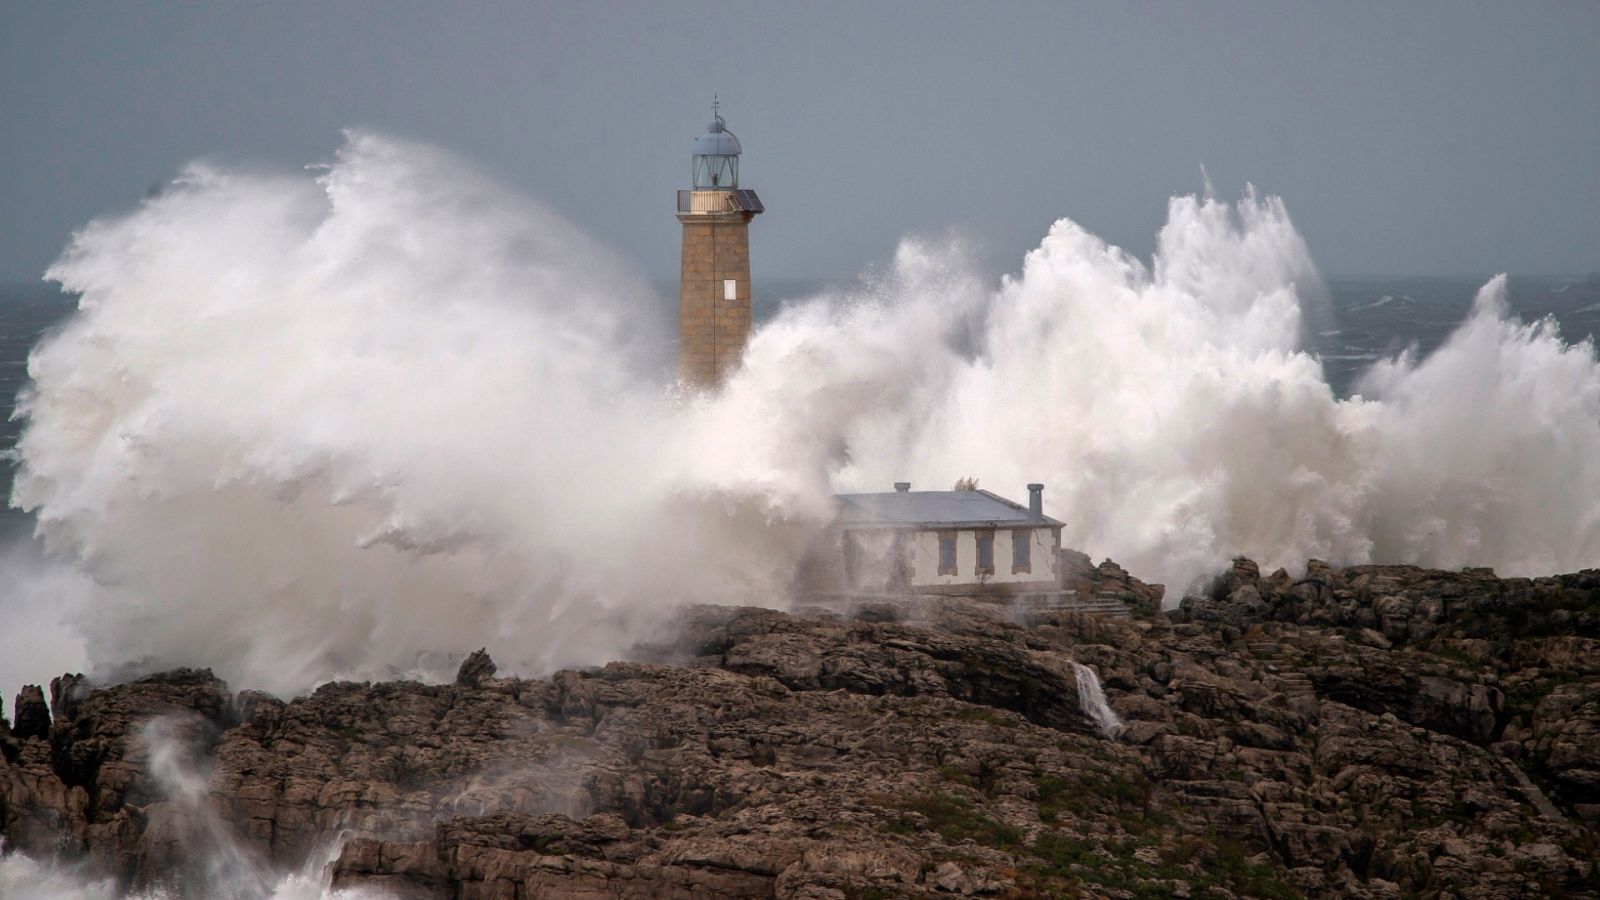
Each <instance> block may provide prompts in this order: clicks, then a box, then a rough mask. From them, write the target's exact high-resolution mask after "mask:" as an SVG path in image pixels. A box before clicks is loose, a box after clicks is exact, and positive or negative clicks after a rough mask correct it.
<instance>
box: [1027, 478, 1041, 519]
mask: <svg viewBox="0 0 1600 900" xmlns="http://www.w3.org/2000/svg"><path fill="white" fill-rule="evenodd" d="M1028 513H1029V514H1030V515H1032V516H1033V517H1034V518H1035V519H1042V518H1044V485H1042V484H1030V485H1028Z"/></svg>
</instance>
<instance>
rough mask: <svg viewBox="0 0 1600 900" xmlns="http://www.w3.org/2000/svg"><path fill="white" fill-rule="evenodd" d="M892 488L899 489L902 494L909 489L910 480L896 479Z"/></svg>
mask: <svg viewBox="0 0 1600 900" xmlns="http://www.w3.org/2000/svg"><path fill="white" fill-rule="evenodd" d="M894 489H895V490H896V491H899V492H900V493H902V494H904V493H907V492H908V491H910V490H911V482H909V481H896V482H895V483H894Z"/></svg>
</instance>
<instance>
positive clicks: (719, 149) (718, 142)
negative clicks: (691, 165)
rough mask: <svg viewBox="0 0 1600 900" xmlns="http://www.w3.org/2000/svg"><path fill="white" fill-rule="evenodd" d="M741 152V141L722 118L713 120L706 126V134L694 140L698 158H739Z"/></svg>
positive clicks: (718, 117)
mask: <svg viewBox="0 0 1600 900" xmlns="http://www.w3.org/2000/svg"><path fill="white" fill-rule="evenodd" d="M740 152H742V149H741V148H740V146H739V139H738V138H737V137H734V134H733V132H731V131H729V130H728V124H727V123H726V122H724V121H723V120H722V117H721V116H717V117H716V118H714V119H712V120H711V124H710V125H707V126H706V133H705V134H702V135H700V136H699V137H697V138H695V139H694V153H695V155H696V156H738V155H739V154H740Z"/></svg>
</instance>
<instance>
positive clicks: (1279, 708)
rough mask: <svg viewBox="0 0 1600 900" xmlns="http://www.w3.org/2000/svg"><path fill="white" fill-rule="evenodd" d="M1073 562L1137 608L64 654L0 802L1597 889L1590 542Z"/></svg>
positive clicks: (1228, 873)
mask: <svg viewBox="0 0 1600 900" xmlns="http://www.w3.org/2000/svg"><path fill="white" fill-rule="evenodd" d="M1077 577H1079V578H1080V579H1081V580H1082V581H1083V582H1084V585H1085V588H1086V589H1093V590H1099V591H1115V592H1118V593H1120V594H1122V595H1124V596H1126V597H1127V598H1128V599H1129V600H1130V601H1132V602H1133V605H1134V606H1135V608H1136V609H1137V610H1138V611H1139V614H1138V615H1136V616H1135V617H1134V618H1132V619H1130V620H1127V621H1112V620H1106V619H1100V618H1095V617H1091V616H1087V615H1083V614H1079V613H1060V614H1054V615H1049V616H1044V617H1042V618H1040V619H1039V620H1037V621H1028V622H1017V621H1013V620H1011V619H1010V618H1008V617H1007V616H1006V615H1004V614H1002V613H1001V612H1000V611H999V610H998V609H997V608H994V607H989V606H985V605H983V604H974V603H967V602H959V601H958V602H952V601H941V602H921V601H919V602H916V603H912V604H909V605H907V606H905V607H895V608H890V607H883V606H878V607H866V608H862V609H860V610H857V611H855V612H853V613H852V614H850V615H840V614H837V613H829V612H824V611H818V610H803V609H802V610H796V611H794V612H790V613H785V612H778V611H773V610H767V609H756V608H734V607H711V606H702V607H693V608H689V609H686V610H685V611H684V612H683V614H682V616H681V617H680V619H679V623H678V628H677V631H676V632H675V633H674V634H671V635H667V636H664V637H663V638H662V639H661V640H660V641H658V642H657V643H654V644H651V645H649V646H642V647H639V648H638V649H637V651H636V652H635V653H634V654H633V655H632V657H631V658H630V659H629V660H627V661H622V662H614V663H611V664H609V665H606V666H604V667H601V668H595V669H588V670H573V671H562V672H558V673H555V674H554V675H552V676H550V677H548V678H543V679H522V678H510V677H499V676H498V675H497V673H496V671H495V668H494V664H493V662H492V661H491V660H489V659H488V657H487V656H486V655H483V654H474V655H473V656H472V657H469V658H468V660H467V662H466V663H464V664H463V665H462V668H461V672H460V674H459V675H458V677H457V679H456V681H455V683H453V684H444V685H425V684H418V683H414V682H395V683H354V684H352V683H334V684H328V685H324V686H322V687H321V688H319V689H318V690H316V691H315V692H314V693H312V694H310V695H307V696H303V697H299V698H295V699H292V700H282V699H279V698H275V697H270V696H267V695H265V694H260V693H256V692H250V691H245V692H243V693H239V694H234V693H232V692H230V690H229V688H228V687H227V685H225V684H224V683H223V682H221V681H220V680H218V679H217V678H215V677H213V676H212V674H211V673H210V672H207V671H195V670H178V671H173V672H167V673H163V674H160V675H155V676H151V677H148V678H144V679H141V680H138V681H134V682H130V683H125V684H119V685H114V686H109V687H95V686H92V685H90V684H88V683H87V682H86V681H85V680H83V679H82V678H81V677H80V676H73V675H67V676H63V677H61V678H58V679H56V680H54V681H53V682H52V683H51V685H50V686H49V692H48V699H47V696H46V692H45V691H44V690H42V689H41V688H39V687H29V688H27V689H24V690H23V692H22V693H21V695H20V696H19V697H18V698H17V700H16V702H15V704H14V705H13V709H12V716H11V719H10V720H9V721H7V720H4V719H0V837H3V839H4V843H5V848H6V850H7V852H24V853H27V854H29V855H30V856H32V857H35V858H47V857H52V856H59V857H66V858H73V859H81V860H85V861H86V863H85V864H86V865H87V866H88V867H90V868H91V869H92V870H93V871H95V872H97V873H101V874H103V875H105V876H107V877H111V878H115V879H116V880H117V881H118V882H119V883H120V884H122V885H125V886H127V887H129V888H141V887H148V886H152V885H165V886H166V887H168V888H170V889H171V890H173V891H174V892H176V893H179V894H180V895H181V894H183V893H185V892H188V893H189V894H196V893H199V892H203V890H204V885H205V884H207V879H208V878H214V877H215V873H214V862H215V860H214V857H215V855H216V854H217V853H218V852H219V847H221V846H222V845H226V848H227V850H228V852H229V853H231V854H234V855H235V856H236V865H238V866H244V867H246V868H248V867H257V868H258V869H259V871H275V870H283V869H289V868H294V867H301V866H305V865H306V864H307V860H312V861H313V864H316V865H320V864H321V863H320V860H321V859H323V858H324V857H326V858H328V859H330V860H331V861H330V862H328V864H327V865H328V869H327V872H328V874H329V877H331V880H332V884H333V886H334V887H335V888H366V889H371V890H375V891H382V892H385V893H386V895H388V896H394V897H400V898H460V900H480V898H507V900H525V898H545V897H550V898H555V897H561V898H601V897H629V898H634V897H636V898H646V897H649V898H744V897H778V898H787V900H824V898H828V900H847V898H849V900H865V898H889V897H921V896H988V897H1019V898H1026V897H1061V896H1111V897H1168V896H1176V897H1186V896H1187V897H1230V896H1233V897H1297V896H1315V897H1332V896H1340V897H1408V896H1419V897H1462V898H1469V897H1471V898H1477V897H1483V898H1489V897H1552V896H1553V897H1563V896H1564V897H1596V896H1600V890H1597V888H1596V885H1597V884H1600V868H1597V864H1596V859H1597V858H1600V572H1596V571H1585V572H1581V573H1577V574H1572V575H1562V576H1555V577H1549V578H1537V579H1522V578H1498V577H1496V576H1495V575H1494V574H1493V573H1492V572H1488V571H1486V570H1473V569H1468V570H1465V571H1462V572H1442V571H1432V570H1425V569H1419V568H1413V567H1404V566H1360V567H1352V568H1346V569H1342V570H1335V569H1333V568H1330V567H1329V566H1327V565H1324V564H1322V563H1318V562H1315V561H1313V562H1312V563H1310V565H1309V566H1308V569H1307V572H1306V574H1305V575H1304V576H1303V577H1300V578H1298V579H1297V578H1293V577H1291V576H1290V575H1288V574H1287V573H1285V572H1283V571H1281V570H1280V571H1278V572H1274V573H1270V574H1265V575H1264V574H1262V573H1261V572H1260V571H1259V570H1258V569H1257V567H1256V565H1255V564H1254V563H1251V562H1250V561H1248V560H1238V561H1236V562H1235V564H1234V566H1233V568H1232V570H1231V571H1230V572H1229V573H1227V574H1226V576H1225V577H1223V578H1220V579H1219V580H1218V581H1217V583H1216V584H1215V585H1214V586H1213V587H1212V589H1211V590H1209V591H1207V592H1206V595H1205V596H1203V597H1190V598H1187V599H1185V600H1184V601H1183V603H1182V604H1181V605H1180V606H1179V607H1178V608H1177V609H1175V610H1171V611H1168V612H1165V613H1163V612H1160V611H1159V607H1160V594H1159V589H1158V588H1152V587H1150V586H1146V585H1143V584H1142V583H1140V582H1139V581H1138V580H1137V579H1135V578H1132V577H1131V576H1129V575H1128V574H1127V573H1126V572H1123V571H1122V570H1121V569H1119V568H1118V567H1116V566H1115V565H1114V564H1109V563H1107V564H1102V565H1101V566H1099V567H1081V571H1080V572H1079V573H1078V576H1077ZM1075 663H1076V664H1081V665H1085V666H1088V667H1089V668H1090V669H1092V670H1093V671H1094V672H1096V673H1098V676H1099V679H1100V683H1101V685H1102V687H1103V689H1104V693H1105V695H1106V697H1107V699H1108V700H1109V703H1110V706H1111V707H1112V708H1113V709H1114V710H1115V712H1116V713H1117V715H1118V716H1120V718H1121V720H1122V723H1123V726H1122V728H1121V729H1120V730H1118V731H1116V733H1114V734H1111V735H1108V734H1107V733H1106V732H1105V731H1104V730H1103V728H1102V727H1101V725H1100V724H1099V723H1097V722H1096V721H1095V719H1094V718H1093V717H1092V716H1090V715H1089V714H1088V713H1086V712H1085V709H1084V705H1083V703H1082V700H1081V698H1080V694H1079V682H1078V675H1077V673H1076V667H1075V666H1074V664H1075ZM174 748H176V749H174ZM174 753H176V754H178V757H179V758H176V760H175V757H174V755H173V754H174ZM174 767H176V768H174ZM175 770H182V771H184V772H189V773H191V774H193V776H194V778H193V779H191V782H190V785H191V791H190V793H189V794H185V793H184V792H183V791H182V790H175V789H174V786H173V785H174V778H173V777H172V776H171V771H175ZM163 772H167V773H168V776H167V777H165V778H164V777H162V773H163ZM180 780H181V779H180ZM242 895H245V896H247V895H248V891H246V892H245V893H244V894H242Z"/></svg>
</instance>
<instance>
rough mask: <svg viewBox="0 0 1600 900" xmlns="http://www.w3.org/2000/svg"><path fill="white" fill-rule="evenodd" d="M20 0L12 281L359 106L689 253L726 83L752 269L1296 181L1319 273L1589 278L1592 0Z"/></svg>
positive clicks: (333, 125) (11, 169)
mask: <svg viewBox="0 0 1600 900" xmlns="http://www.w3.org/2000/svg"><path fill="white" fill-rule="evenodd" d="M215 7H216V8H213V5H201V4H189V3H184V4H173V3H142V4H140V3H132V2H105V3H89V4H83V3H64V2H43V0H40V2H33V0H26V2H25V0H0V123H3V125H4V128H3V136H0V278H7V279H31V278H35V277H37V276H38V274H39V273H40V272H41V271H42V269H43V268H44V267H45V266H46V265H47V264H48V263H49V261H50V260H51V259H52V258H53V257H54V255H55V254H56V252H57V251H58V250H59V249H60V247H61V246H62V244H63V242H64V241H65V240H66V237H67V235H68V233H69V232H70V231H71V229H73V228H75V227H77V226H79V225H81V224H83V223H84V222H86V221H88V219H89V218H90V217H92V216H94V215H95V214H97V213H100V212H104V211H108V210H116V209H122V208H126V207H128V206H129V205H131V204H133V203H134V202H136V201H137V200H138V198H139V197H140V195H141V194H143V192H144V191H145V190H146V189H147V188H148V187H149V186H150V185H152V184H154V183H156V182H160V181H163V180H166V179H168V178H170V177H171V176H172V175H173V174H174V172H175V171H176V170H177V169H178V167H179V166H181V165H182V164H183V163H184V162H185V161H187V160H189V159H192V158H195V157H200V156H205V157H210V158H214V159H220V160H245V161H262V162H270V163H274V164H281V165H289V166H300V165H303V164H305V163H308V162H314V161H318V160H322V159H326V158H328V157H329V156H330V155H331V153H332V151H333V150H334V148H335V147H336V146H337V145H338V143H339V141H340V135H339V129H341V128H342V127H345V126H349V125H365V126H370V127H375V128H378V129H381V130H384V131H388V132H391V133H394V134H398V135H402V136H408V137H415V138H419V139H423V140H426V141H430V142H434V143H437V144H441V145H444V146H446V147H449V148H452V149H454V150H456V151H457V152H459V153H461V154H462V155H464V156H466V157H468V158H470V159H472V160H474V161H476V162H477V163H478V164H479V165H481V166H482V167H483V168H485V169H487V170H489V171H490V172H492V173H494V174H495V175H497V176H499V177H500V178H502V179H504V180H505V181H507V182H509V183H511V184H514V185H516V186H518V187H519V188H521V189H524V190H526V191H527V192H529V193H530V194H532V195H534V196H536V197H538V198H541V199H542V200H544V201H545V202H547V203H549V204H550V205H552V206H554V207H555V208H556V209H558V210H559V211H561V212H562V213H564V214H565V215H566V216H568V217H570V218H571V219H573V220H575V221H576V222H577V223H579V224H580V225H581V226H582V227H584V228H586V229H587V230H589V231H590V232H591V233H592V234H594V235H596V236H597V237H599V238H600V239H602V240H604V241H606V242H608V243H610V244H611V245H613V246H615V247H617V248H618V249H619V250H621V251H622V252H623V253H624V254H626V255H627V256H629V257H631V258H633V259H635V260H637V261H638V263H639V264H640V266H641V267H642V268H643V269H644V270H645V271H646V272H647V273H649V274H651V275H653V276H657V277H663V276H665V277H670V276H672V275H674V274H675V272H676V268H677V254H678V225H677V222H676V221H675V219H674V218H673V208H672V204H673V195H672V191H673V190H674V189H675V188H677V187H679V186H681V184H682V182H684V181H686V179H687V176H688V168H689V167H688V155H689V147H690V142H691V140H692V139H693V138H694V136H695V135H696V134H698V133H699V132H700V131H701V130H702V129H703V127H704V122H705V120H706V119H707V117H708V112H707V106H708V101H709V100H710V97H711V94H712V92H713V91H716V92H719V93H720V94H721V96H722V99H723V101H724V111H725V113H726V115H727V118H728V122H729V125H730V127H731V128H733V129H734V130H735V131H737V132H738V134H739V136H740V138H741V139H742V140H743V141H744V146H745V156H744V167H743V169H742V172H741V176H742V177H741V180H742V181H743V182H744V184H745V186H748V187H754V188H756V189H757V190H758V191H759V192H760V194H761V196H762V198H763V200H765V201H766V204H767V208H768V213H767V215H765V216H764V217H763V218H762V219H761V220H760V221H759V222H758V223H757V225H756V227H755V228H754V229H753V230H752V244H753V247H752V253H753V256H754V258H755V265H756V268H757V271H758V273H759V274H758V278H759V277H760V275H767V276H783V277H794V276H809V275H819V276H830V277H831V276H837V275H848V274H852V273H855V272H857V271H859V270H860V269H862V268H863V267H865V266H867V265H869V264H871V263H872V262H873V261H875V260H880V259H882V258H884V257H885V256H886V255H887V254H889V253H890V252H891V251H892V249H893V247H894V245H895V242H896V241H897V240H898V239H899V238H900V237H901V236H902V235H904V234H907V233H912V232H916V233H943V232H946V231H950V230H954V231H956V232H957V233H960V234H962V235H964V236H966V237H968V238H970V239H971V240H972V241H973V242H974V243H975V245H976V246H977V248H978V250H979V252H980V254H981V258H982V259H983V261H984V263H985V264H986V265H991V266H993V267H994V268H996V269H1014V268H1016V267H1017V266H1018V265H1019V264H1020V260H1021V256H1022V254H1023V253H1024V252H1026V251H1027V250H1028V249H1030V248H1032V247H1033V246H1035V245H1036V244H1037V243H1038V240H1039V238H1040V237H1041V235H1042V234H1043V232H1044V230H1045V229H1046V228H1047V227H1048V225H1049V223H1050V222H1051V221H1052V220H1054V219H1055V218H1057V217H1059V216H1070V217H1072V218H1074V219H1076V220H1077V221H1079V222H1081V223H1083V224H1084V225H1085V226H1086V227H1088V228H1089V229H1091V230H1092V231H1095V232H1096V233H1098V234H1100V235H1101V236H1103V237H1105V238H1107V239H1108V240H1111V241H1113V242H1115V243H1118V244H1121V245H1123V246H1125V247H1127V248H1129V249H1130V250H1133V251H1134V252H1136V253H1139V254H1140V255H1146V254H1148V253H1149V251H1150V249H1151V247H1152V245H1153V238H1154V234H1155V231H1156V229H1157V228H1159V227H1160V224H1161V222H1162V220H1163V217H1164V212H1165V203H1166V198H1167V197H1168V196H1169V195H1170V194H1172V193H1176V192H1190V191H1194V190H1196V189H1198V188H1199V187H1200V185H1201V179H1200V169H1199V167H1200V165H1202V164H1204V165H1205V167H1206V169H1207V171H1208V172H1209V173H1210V177H1211V179H1212V181H1213V183H1214V184H1215V185H1216V189H1217V191H1218V192H1219V193H1220V194H1223V195H1224V196H1232V195H1234V194H1236V193H1237V192H1238V190H1239V189H1240V188H1241V187H1242V186H1243V185H1244V184H1245V183H1246V182H1253V183H1254V184H1256V185H1257V186H1258V187H1259V188H1260V189H1261V190H1263V191H1266V192H1270V193H1275V194H1279V195H1281V196H1283V197H1284V198H1285V200H1286V201H1287V203H1288V205H1289V210H1290V213H1291V214H1292V215H1293V216H1294V218H1295V221H1296V223H1297V224H1298V225H1299V226H1300V228H1301V230H1302V232H1303V233H1304V234H1305V235H1306V238H1307V240H1308V242H1309V243H1310V245H1311V249H1312V252H1313V254H1314V255H1315V256H1316V258H1317V260H1318V262H1319V264H1320V265H1321V267H1322V269H1323V271H1325V272H1330V273H1373V274H1387V273H1424V274H1431V273H1438V274H1445V273H1480V272H1491V271H1500V270H1510V271H1512V272H1519V273H1535V272H1544V273H1582V272H1590V271H1595V270H1600V3H1597V2H1581V3H1547V2H1533V3H1495V4H1480V3H1467V2H1442V3H1405V4H1402V3H1394V2H1381V3H1354V2H1340V3H1316V4H1309V3H1182V4H1167V3H1120V4H1115V5H1112V4H1104V5H1079V4H1066V3H1050V4H1041V5H1033V4H1023V3H959V4H946V3H899V2H893V3H890V2H882V3H845V4H832V3H796V4H785V5H766V4H752V3H741V2H728V0H723V2H713V3H703V4H702V3H693V4H667V3H637V4H613V3H599V2H581V3H573V4H553V3H551V4H529V3H507V4H500V3H490V2H472V3H445V2H432V3H416V4H404V3H377V2H369V3H352V2H326V0H323V2H316V3H298V2H274V3H224V4H216V5H215Z"/></svg>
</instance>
